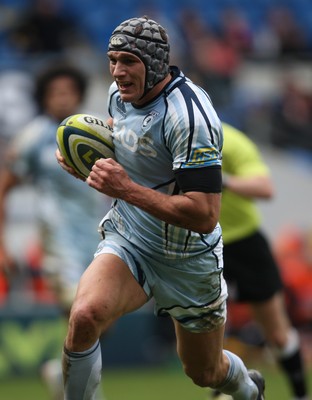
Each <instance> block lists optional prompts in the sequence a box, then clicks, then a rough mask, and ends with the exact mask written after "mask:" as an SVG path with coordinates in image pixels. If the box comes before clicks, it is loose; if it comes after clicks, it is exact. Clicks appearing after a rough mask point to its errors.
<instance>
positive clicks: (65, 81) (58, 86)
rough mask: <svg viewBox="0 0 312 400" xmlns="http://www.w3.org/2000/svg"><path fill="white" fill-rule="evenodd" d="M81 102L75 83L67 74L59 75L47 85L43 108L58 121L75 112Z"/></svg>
mask: <svg viewBox="0 0 312 400" xmlns="http://www.w3.org/2000/svg"><path fill="white" fill-rule="evenodd" d="M80 103H81V96H80V93H79V90H78V88H77V85H76V84H75V82H74V81H73V79H72V78H70V77H68V76H59V77H57V78H55V79H53V80H52V81H51V82H50V83H49V85H48V86H47V89H46V93H45V99H44V108H45V111H46V112H47V113H48V114H49V115H51V116H52V117H53V118H55V119H56V120H58V121H62V120H63V119H64V118H66V117H68V116H69V115H72V114H75V113H76V112H77V109H78V107H79V105H80Z"/></svg>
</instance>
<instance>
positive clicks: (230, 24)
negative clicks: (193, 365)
mask: <svg viewBox="0 0 312 400" xmlns="http://www.w3.org/2000/svg"><path fill="white" fill-rule="evenodd" d="M104 3H105V4H104ZM129 3H130V4H129ZM121 10H122V12H121ZM136 14H148V15H149V16H150V17H152V18H153V17H155V19H157V20H158V21H159V22H161V23H162V24H163V25H164V26H165V27H166V28H167V29H168V31H169V35H170V37H171V42H172V43H173V46H172V63H173V64H175V63H177V64H178V65H179V66H181V67H182V69H183V70H184V71H185V73H186V74H187V75H188V76H190V77H191V78H192V79H193V80H194V81H196V82H197V83H198V84H200V85H201V86H203V87H204V88H205V89H206V90H207V91H208V93H209V94H210V96H211V98H212V101H213V103H214V105H215V107H216V109H217V111H218V112H219V114H220V116H221V117H222V119H224V120H225V121H228V122H230V123H233V124H234V125H236V126H237V127H238V128H240V129H243V130H244V131H245V132H246V133H247V134H248V135H250V136H251V137H253V138H254V139H256V140H257V141H259V142H262V143H265V144H266V145H269V146H272V147H273V148H277V149H280V150H282V151H288V152H291V154H292V155H295V156H296V155H298V156H299V157H300V158H301V159H302V158H304V160H306V162H307V169H308V170H309V171H311V165H312V76H311V75H312V72H311V71H312V68H311V64H312V29H311V27H312V8H311V4H310V1H309V0H287V1H286V0H285V1H282V0H281V1H269V0H267V1H266V0H257V1H253V2H250V4H249V2H246V1H243V0H240V1H225V0H222V1H221V0H214V1H212V0H211V1H209V2H206V1H204V0H203V1H192V2H191V1H186V0H185V1H177V0H176V1H173V0H172V1H171V2H168V1H158V2H157V3H156V2H153V1H149V2H146V4H145V5H144V6H142V4H141V2H139V1H133V2H131V1H130V2H128V1H123V0H115V1H114V2H111V1H107V2H103V1H96V0H92V1H87V0H81V1H79V2H75V1H73V0H71V1H70V0H32V1H30V0H29V1H22V0H20V1H18V0H14V1H13V0H11V1H10V0H6V1H2V2H1V4H0V160H2V153H3V151H4V149H5V148H6V145H7V143H8V141H9V140H10V139H11V138H12V137H13V136H14V135H16V134H17V132H18V131H19V129H20V128H21V127H23V126H24V125H25V124H26V123H27V122H29V121H30V120H31V119H32V118H33V117H34V116H35V115H36V114H37V113H38V110H37V108H36V104H35V102H34V101H33V100H32V98H33V91H34V78H35V76H36V74H37V73H38V71H39V70H40V69H41V67H42V66H45V65H47V64H53V63H57V62H58V61H59V60H62V61H64V60H66V61H71V62H74V63H75V64H76V65H77V66H78V67H80V68H81V69H82V70H83V71H84V72H86V73H87V74H88V75H89V76H90V80H91V81H92V79H96V78H97V77H98V76H106V74H107V70H106V56H105V51H106V49H105V45H106V43H107V40H108V36H109V33H110V32H111V28H112V27H114V26H115V25H116V23H118V22H120V21H121V20H123V19H126V18H127V16H128V17H129V18H130V17H132V16H134V15H136ZM176 38H177V39H176ZM181 39H182V45H181ZM176 41H177V42H178V43H179V45H178V46H175V45H174V43H175V42H176ZM92 95H93V94H92V92H91V93H90V94H89V96H90V97H92ZM102 101H103V105H102V106H101V108H103V110H105V101H106V94H105V93H104V94H103V99H102ZM0 164H1V161H0ZM309 195H311V193H310V194H309ZM310 222H311V223H310V227H312V221H310ZM283 235H284V233H283ZM308 238H311V234H310V233H309V232H306V230H305V229H304V230H303V231H302V232H299V233H298V235H297V236H296V237H295V238H291V237H289V235H288V236H287V237H286V236H285V235H284V236H283V237H281V238H278V240H277V247H276V254H277V256H278V257H279V261H280V265H281V268H282V271H283V274H284V277H285V280H286V285H287V289H288V291H289V296H290V303H289V305H290V306H293V305H294V304H295V303H294V301H298V302H300V301H304V305H302V304H301V305H300V306H299V308H298V309H299V311H300V313H299V311H296V312H293V311H292V310H291V312H292V317H293V319H294V321H295V323H298V324H301V323H304V324H308V323H309V324H311V325H312V295H311V293H312V258H311V243H310V247H309V251H306V249H307V247H305V246H303V242H304V243H307V242H308V240H307V239H308ZM25 256H26V264H27V265H28V266H29V274H28V276H27V279H28V280H29V282H30V283H29V284H30V285H32V286H31V288H32V289H31V290H33V291H35V292H36V291H37V292H36V293H39V294H40V295H39V297H38V298H37V300H38V299H39V300H38V301H46V302H51V301H54V300H53V296H52V297H51V292H49V291H48V289H47V287H46V285H45V282H44V280H43V279H42V277H41V276H40V257H41V254H40V248H37V247H35V248H32V249H30V250H29V251H28V252H27V254H26V255H25ZM292 262H294V263H297V264H298V265H299V264H300V268H301V270H302V280H301V283H302V282H303V283H304V284H305V285H306V288H307V289H306V290H305V291H304V292H303V291H301V289H298V287H299V286H300V285H301V284H300V285H299V283H298V280H299V278H298V276H296V277H295V276H293V274H291V272H290V267H289V266H290V264H291V263H292ZM298 265H297V266H298ZM294 268H296V271H297V267H296V266H295V267H294ZM300 279H301V278H300ZM298 285H299V286H298ZM300 287H301V286H300ZM9 290H10V287H9V282H8V281H7V279H6V277H5V276H4V275H3V276H0V300H1V301H2V304H5V299H6V295H7V293H8V292H9ZM42 294H43V296H42ZM45 296H46V297H45ZM303 296H304V299H303V300H302V297H303ZM303 307H304V309H303Z"/></svg>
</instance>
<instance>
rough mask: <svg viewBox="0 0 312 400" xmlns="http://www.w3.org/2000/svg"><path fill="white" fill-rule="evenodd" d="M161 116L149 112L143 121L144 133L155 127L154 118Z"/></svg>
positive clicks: (156, 112) (157, 113)
mask: <svg viewBox="0 0 312 400" xmlns="http://www.w3.org/2000/svg"><path fill="white" fill-rule="evenodd" d="M158 115H159V112H158V111H151V112H149V113H148V114H147V115H146V116H145V117H144V119H143V123H142V130H143V131H144V132H146V131H148V130H149V128H150V127H151V126H152V125H153V121H154V118H155V117H157V116H158Z"/></svg>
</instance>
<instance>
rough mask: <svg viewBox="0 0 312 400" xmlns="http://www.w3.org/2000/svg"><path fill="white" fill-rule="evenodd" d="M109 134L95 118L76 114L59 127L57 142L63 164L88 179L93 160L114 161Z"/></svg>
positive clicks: (98, 119) (105, 127)
mask: <svg viewBox="0 0 312 400" xmlns="http://www.w3.org/2000/svg"><path fill="white" fill-rule="evenodd" d="M112 132H113V130H112V128H111V127H110V126H109V125H107V123H106V122H105V121H103V120H101V119H100V118H98V117H95V116H93V115H89V114H75V115H71V116H70V117H67V118H65V119H64V121H62V122H61V123H60V125H59V126H58V128H57V132H56V142H57V145H58V148H59V150H60V152H61V154H62V156H63V157H64V158H65V161H66V163H67V164H68V165H69V166H71V167H72V168H73V169H74V170H75V172H77V173H78V174H79V175H80V176H82V177H84V178H87V177H88V175H89V173H90V171H91V169H92V166H93V164H94V163H95V162H96V160H98V159H99V158H113V159H115V153H114V144H113V138H112Z"/></svg>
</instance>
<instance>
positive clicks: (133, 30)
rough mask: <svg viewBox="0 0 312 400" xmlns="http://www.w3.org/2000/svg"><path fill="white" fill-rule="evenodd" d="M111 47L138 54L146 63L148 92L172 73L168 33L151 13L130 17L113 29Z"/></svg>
mask: <svg viewBox="0 0 312 400" xmlns="http://www.w3.org/2000/svg"><path fill="white" fill-rule="evenodd" d="M108 51H126V52H129V53H132V54H135V55H136V56H137V57H139V58H140V59H141V60H142V62H143V63H144V65H145V67H146V80H145V93H146V92H148V91H149V90H151V89H152V88H153V87H154V86H155V85H156V84H157V83H158V82H160V81H162V80H163V79H164V78H165V77H166V76H167V74H168V73H169V51H170V45H169V43H168V35H167V33H166V31H165V29H164V28H163V27H162V26H161V25H159V24H158V23H157V22H156V21H154V20H152V19H149V18H148V17H140V18H131V19H128V20H126V21H124V22H122V23H121V24H120V25H118V26H117V28H116V29H115V30H114V31H113V33H112V36H111V37H110V40H109V45H108Z"/></svg>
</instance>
